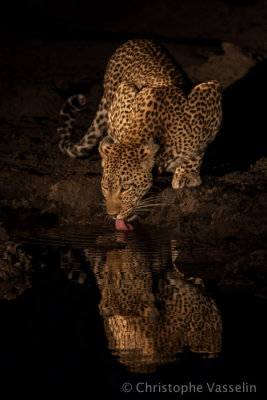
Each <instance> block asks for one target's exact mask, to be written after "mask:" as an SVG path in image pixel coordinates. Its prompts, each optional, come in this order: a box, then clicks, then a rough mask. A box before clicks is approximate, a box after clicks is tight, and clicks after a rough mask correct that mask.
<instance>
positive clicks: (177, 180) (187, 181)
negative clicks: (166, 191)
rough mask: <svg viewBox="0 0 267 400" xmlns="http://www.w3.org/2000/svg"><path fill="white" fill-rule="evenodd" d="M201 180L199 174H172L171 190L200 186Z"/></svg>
mask: <svg viewBox="0 0 267 400" xmlns="http://www.w3.org/2000/svg"><path fill="white" fill-rule="evenodd" d="M201 182H202V180H201V178H200V175H199V173H197V172H190V173H184V174H179V175H178V174H174V175H173V178H172V187H173V189H182V188H184V187H194V186H199V185H201Z"/></svg>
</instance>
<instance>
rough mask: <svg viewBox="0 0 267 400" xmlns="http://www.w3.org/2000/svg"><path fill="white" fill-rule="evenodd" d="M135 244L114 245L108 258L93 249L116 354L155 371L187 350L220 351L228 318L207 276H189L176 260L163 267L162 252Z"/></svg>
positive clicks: (132, 366) (133, 366) (210, 354)
mask: <svg viewBox="0 0 267 400" xmlns="http://www.w3.org/2000/svg"><path fill="white" fill-rule="evenodd" d="M134 247H135V246H134V243H133V242H129V243H128V244H127V245H126V246H125V248H122V249H114V250H109V251H107V253H106V259H105V260H104V259H103V260H102V262H99V261H100V260H98V262H96V261H95V260H94V259H93V257H92V255H90V254H88V253H87V259H89V261H90V264H91V265H92V266H93V269H94V274H95V277H96V280H97V284H98V287H99V290H100V293H101V300H100V304H99V311H100V314H101V316H102V317H103V320H104V328H105V333H106V336H107V339H108V346H109V349H110V350H111V352H112V354H113V355H114V356H116V357H117V359H118V361H119V362H120V363H121V364H124V365H126V366H127V367H128V368H129V370H130V371H132V372H137V373H140V372H153V371H154V370H156V369H157V367H158V366H160V365H162V364H165V363H169V362H173V361H176V360H177V359H179V358H180V357H181V355H182V354H183V353H184V352H185V351H186V350H190V351H191V352H192V353H195V354H198V355H200V356H201V357H203V358H215V357H217V356H218V355H219V353H220V351H221V335H222V321H221V316H220V313H219V311H218V308H217V306H216V303H215V301H214V300H213V299H212V298H211V297H210V296H209V295H208V294H207V293H206V292H205V289H204V285H203V282H202V280H201V279H199V278H190V279H185V278H184V275H183V274H182V273H181V272H179V270H178V269H177V267H176V265H175V263H174V262H173V263H170V264H171V265H170V266H169V267H167V268H166V266H164V267H163V268H160V269H159V268H158V264H159V262H160V260H159V259H158V258H156V257H153V255H151V254H149V253H146V252H140V251H136V248H134ZM174 258H175V257H173V259H174ZM173 261H174V260H173Z"/></svg>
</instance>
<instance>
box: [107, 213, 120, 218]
mask: <svg viewBox="0 0 267 400" xmlns="http://www.w3.org/2000/svg"><path fill="white" fill-rule="evenodd" d="M108 215H109V216H110V217H113V218H116V216H117V215H118V213H108Z"/></svg>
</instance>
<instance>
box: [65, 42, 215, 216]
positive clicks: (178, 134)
mask: <svg viewBox="0 0 267 400" xmlns="http://www.w3.org/2000/svg"><path fill="white" fill-rule="evenodd" d="M103 86H104V90H103V96H102V98H101V100H100V103H99V106H98V109H97V112H96V115H95V117H94V119H93V121H92V123H91V125H90V127H89V129H88V131H87V132H86V134H85V135H84V136H83V137H82V139H81V140H80V141H78V142H77V143H75V142H73V139H72V129H73V121H74V120H75V116H76V113H77V112H78V111H80V110H82V109H84V108H85V107H86V104H87V102H88V97H87V96H86V95H83V94H80V95H74V96H71V97H70V98H69V99H67V101H66V102H65V103H64V105H63V107H62V109H61V111H60V115H61V116H62V117H63V123H62V125H61V126H60V127H59V128H58V134H59V136H60V142H59V148H60V150H61V151H62V152H63V153H66V154H67V155H69V156H71V157H87V156H88V154H90V152H91V151H92V149H93V148H94V147H96V146H98V150H99V153H100V155H101V158H102V162H101V163H102V167H103V173H102V179H101V189H102V193H103V196H104V198H105V204H106V211H107V215H108V216H109V217H111V218H113V219H115V220H116V221H131V220H132V219H134V218H135V217H136V215H138V212H139V211H140V210H141V209H142V207H144V204H143V201H144V199H145V198H146V195H147V194H148V193H149V191H150V189H151V187H152V186H153V182H154V174H153V171H154V167H155V168H156V169H157V170H158V172H159V173H160V174H161V173H163V172H167V173H171V174H172V188H173V189H184V188H186V187H189V188H190V187H196V186H199V185H200V184H201V183H202V178H201V175H200V168H201V165H202V161H203V157H204V154H205V151H206V149H207V146H208V145H209V144H210V143H211V142H212V141H213V140H214V139H215V137H216V135H217V133H218V131H219V129H220V126H221V122H222V87H221V85H220V83H219V82H218V81H216V80H210V81H207V82H202V83H199V84H197V85H195V86H194V85H192V83H191V81H190V79H189V78H188V77H187V75H186V73H185V72H184V71H183V69H182V68H181V67H180V66H179V64H178V62H177V61H176V60H175V59H174V58H173V57H172V56H171V54H170V53H169V52H168V50H167V49H166V48H165V47H164V46H163V45H162V44H160V43H158V42H156V41H154V40H149V39H131V40H128V41H127V42H125V43H123V44H122V45H121V46H119V48H118V49H117V50H116V51H115V52H114V54H113V55H112V56H111V57H110V59H109V61H108V64H107V67H106V71H105V75H104V85H103Z"/></svg>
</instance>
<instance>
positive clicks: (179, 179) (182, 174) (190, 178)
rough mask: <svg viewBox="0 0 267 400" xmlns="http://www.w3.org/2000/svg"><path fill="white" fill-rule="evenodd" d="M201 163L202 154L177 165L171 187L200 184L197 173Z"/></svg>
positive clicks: (179, 187) (178, 187) (177, 187)
mask: <svg viewBox="0 0 267 400" xmlns="http://www.w3.org/2000/svg"><path fill="white" fill-rule="evenodd" d="M201 163H202V155H201V156H196V157H194V158H191V159H189V160H186V161H184V162H183V163H182V164H181V165H179V166H178V167H177V168H176V170H175V172H174V174H173V178H172V187H173V189H181V188H183V187H193V186H199V185H201V182H202V180H201V177H200V174H199V171H200V167H201Z"/></svg>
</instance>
